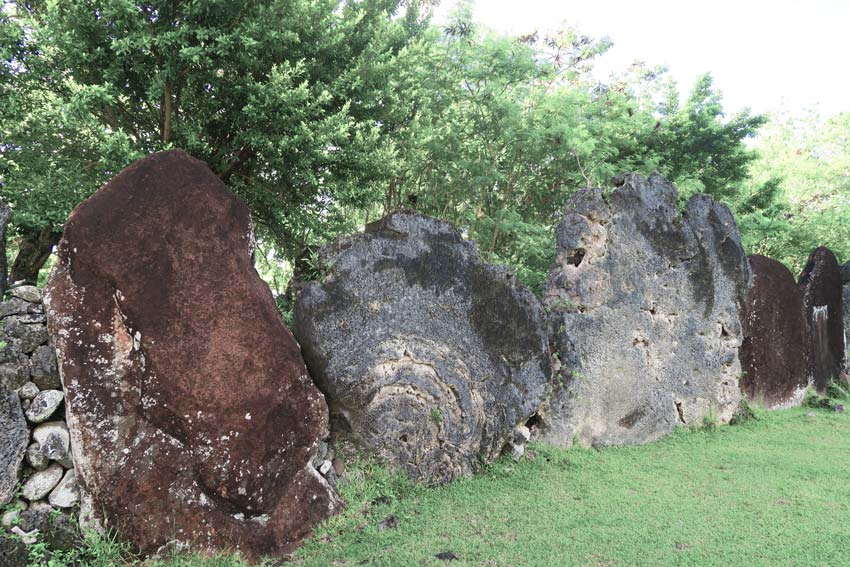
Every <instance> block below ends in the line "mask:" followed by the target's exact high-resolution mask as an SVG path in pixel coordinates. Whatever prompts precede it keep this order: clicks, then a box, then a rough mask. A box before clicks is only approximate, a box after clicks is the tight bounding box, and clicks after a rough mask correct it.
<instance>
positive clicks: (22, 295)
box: [9, 285, 41, 303]
mask: <svg viewBox="0 0 850 567" xmlns="http://www.w3.org/2000/svg"><path fill="white" fill-rule="evenodd" d="M9 295H11V296H12V297H17V298H19V299H23V300H24V301H29V302H30V303H41V290H40V289H38V288H37V287H35V286H34V285H21V286H18V287H13V288H12V289H10V290H9Z"/></svg>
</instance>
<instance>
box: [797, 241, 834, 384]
mask: <svg viewBox="0 0 850 567" xmlns="http://www.w3.org/2000/svg"><path fill="white" fill-rule="evenodd" d="M797 284H798V285H799V286H800V291H801V293H802V294H803V316H804V317H805V319H806V322H807V323H808V326H809V349H810V350H809V353H810V356H809V374H810V376H811V379H812V383H813V384H814V387H815V389H816V390H817V391H818V392H819V393H821V394H823V393H824V392H825V391H826V386H827V384H828V383H829V381H830V380H832V379H838V377H839V376H840V374H841V372H842V370H843V368H844V313H843V311H844V308H843V305H842V303H843V302H842V298H841V295H842V289H841V287H842V286H841V269H840V268H839V266H838V261H837V260H836V259H835V254H833V253H832V251H831V250H830V249H829V248H826V247H823V246H821V247H819V248H816V249H815V250H814V251H813V252H812V253H811V254H810V255H809V260H808V261H807V262H806V266H805V267H804V268H803V272H802V273H801V274H800V277H799V279H798V280H797Z"/></svg>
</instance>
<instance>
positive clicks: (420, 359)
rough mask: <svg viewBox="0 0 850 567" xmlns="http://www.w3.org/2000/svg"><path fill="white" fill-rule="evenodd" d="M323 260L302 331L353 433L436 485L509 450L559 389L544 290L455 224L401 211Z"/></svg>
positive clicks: (302, 306)
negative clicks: (485, 252) (484, 251)
mask: <svg viewBox="0 0 850 567" xmlns="http://www.w3.org/2000/svg"><path fill="white" fill-rule="evenodd" d="M320 257H321V264H322V266H323V267H324V270H325V273H324V274H323V275H322V277H321V279H320V280H319V281H314V282H311V283H309V284H308V285H307V286H306V287H304V288H303V290H302V291H301V292H300V294H299V295H298V299H297V302H296V307H295V333H296V336H297V337H298V340H299V342H300V343H301V346H302V349H303V351H304V358H305V360H306V361H307V366H308V367H309V368H310V371H311V373H312V375H313V377H314V379H315V380H316V383H317V384H318V385H319V387H320V388H321V389H322V390H323V391H324V392H325V393H326V395H327V397H328V404H329V405H330V408H331V412H332V414H336V415H337V416H338V417H339V422H340V423H342V424H344V426H345V429H349V430H350V437H351V439H352V440H353V441H354V442H356V443H357V444H358V445H359V446H361V447H363V448H365V449H367V450H368V451H370V452H372V453H373V454H376V455H378V456H379V457H380V458H381V459H383V460H384V461H386V462H389V463H392V464H394V465H395V466H397V467H400V468H402V469H403V470H405V471H406V472H407V473H408V474H409V475H410V476H411V477H412V478H414V479H418V480H427V481H429V482H432V483H439V482H444V481H448V480H450V479H452V478H454V477H456V476H458V475H461V474H465V473H469V472H473V471H475V470H476V469H477V468H478V467H479V466H480V465H481V463H482V462H487V461H490V460H492V459H494V458H495V457H496V456H498V454H499V453H500V451H501V450H502V448H503V447H504V446H505V444H506V443H507V442H509V441H511V438H512V434H513V430H514V428H516V427H517V426H520V425H524V423H525V421H526V420H527V419H528V418H529V417H530V416H531V415H533V414H534V413H535V412H536V411H537V408H538V406H539V405H540V403H541V401H542V400H543V398H544V395H545V393H546V390H547V382H548V375H549V374H548V372H549V357H548V346H547V337H546V333H545V332H544V330H543V327H542V325H541V322H542V320H543V311H542V308H541V307H540V305H539V303H538V302H537V300H536V299H535V297H534V296H533V294H532V293H531V292H530V291H529V290H528V289H526V288H524V287H523V286H521V285H520V284H519V283H517V281H516V280H515V279H514V277H513V276H512V275H511V274H510V273H508V272H507V271H506V270H505V269H503V268H499V267H494V266H490V265H487V264H485V263H483V262H482V261H481V259H480V258H479V256H478V252H477V250H476V248H475V245H474V244H473V243H471V242H467V241H464V239H463V237H462V236H461V235H460V234H459V233H458V231H457V230H455V229H454V228H453V227H452V226H450V225H449V224H447V223H445V222H443V221H439V220H437V219H433V218H429V217H425V216H420V215H415V214H407V213H394V214H392V215H390V216H388V217H386V218H385V219H383V220H382V221H378V222H377V223H374V224H372V225H370V226H369V227H367V230H366V233H365V234H358V235H355V236H353V237H350V238H344V239H341V240H339V241H337V242H336V243H334V244H331V245H328V246H326V247H324V248H323V249H322V250H321V252H320ZM332 422H333V423H335V422H336V420H333V419H332Z"/></svg>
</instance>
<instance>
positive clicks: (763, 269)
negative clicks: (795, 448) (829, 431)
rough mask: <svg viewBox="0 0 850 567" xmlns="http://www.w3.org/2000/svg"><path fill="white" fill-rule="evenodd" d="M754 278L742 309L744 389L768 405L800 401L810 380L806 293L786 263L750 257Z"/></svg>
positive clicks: (742, 383) (742, 377)
mask: <svg viewBox="0 0 850 567" xmlns="http://www.w3.org/2000/svg"><path fill="white" fill-rule="evenodd" d="M749 262H750V269H751V271H752V274H753V284H752V287H750V289H749V291H748V292H747V301H746V302H745V304H744V306H743V307H742V309H741V326H742V328H743V332H744V340H743V343H742V344H741V350H740V359H741V369H742V376H741V382H740V383H741V391H742V392H743V393H744V395H745V396H746V397H747V399H750V400H755V401H758V402H759V403H762V404H764V406H765V407H768V408H783V407H791V406H798V405H800V403H801V402H802V401H803V398H804V397H805V395H806V388H807V387H808V384H809V374H808V364H807V351H806V340H807V339H806V335H807V333H806V321H805V319H804V318H803V303H802V302H803V297H802V295H801V293H800V289H799V288H798V286H797V283H796V282H795V281H794V276H793V274H791V272H790V271H789V270H788V268H786V267H785V266H784V265H782V263H780V262H777V261H776V260H772V259H770V258H767V257H765V256H759V255H754V256H750V257H749Z"/></svg>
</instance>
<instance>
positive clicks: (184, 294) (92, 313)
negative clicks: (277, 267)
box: [45, 150, 339, 557]
mask: <svg viewBox="0 0 850 567" xmlns="http://www.w3.org/2000/svg"><path fill="white" fill-rule="evenodd" d="M252 252H253V236H252V231H251V223H250V217H249V213H248V209H247V207H246V206H245V205H244V204H243V203H242V202H241V201H240V200H239V199H237V198H236V197H235V196H234V195H233V194H232V193H231V192H230V191H229V190H228V189H227V188H226V187H225V186H224V185H223V184H222V183H221V182H220V181H219V180H218V178H217V177H216V176H215V175H213V174H212V172H210V171H209V169H207V167H206V166H205V165H204V164H203V163H202V162H200V161H197V160H195V159H193V158H191V157H189V156H188V155H187V154H185V153H183V152H181V151H177V150H174V151H167V152H162V153H159V154H154V155H153V156H151V157H148V158H146V159H143V160H141V161H138V162H136V163H134V164H133V165H131V166H129V167H128V168H126V169H125V170H124V171H122V172H121V173H120V174H119V175H118V176H117V177H115V178H114V179H113V180H112V181H111V182H109V183H108V184H106V185H105V186H104V187H102V188H101V189H100V190H99V191H98V192H97V193H96V194H95V195H94V196H92V197H91V198H90V199H88V200H87V201H85V202H84V203H82V204H81V205H80V206H78V207H77V208H76V209H75V210H74V212H73V213H72V215H71V217H70V218H69V220H68V222H67V224H66V226H65V233H64V237H63V240H62V242H61V243H60V245H59V250H58V260H57V264H56V267H55V269H54V271H53V272H52V273H51V276H50V279H49V281H48V284H47V288H46V297H45V301H46V304H47V306H48V315H49V327H50V332H51V338H52V341H53V344H54V346H55V347H56V351H57V356H58V360H59V367H60V370H61V373H62V378H63V382H64V385H65V390H66V409H67V418H68V426H69V428H70V431H71V438H72V444H73V446H74V452H75V457H76V459H77V460H76V468H77V473H78V477H79V479H80V480H81V484H82V489H83V496H84V498H83V502H84V503H86V502H88V504H87V506H88V507H89V508H90V511H91V512H93V513H94V516H95V518H97V517H98V516H101V515H102V516H104V518H101V519H106V520H108V523H109V525H110V526H112V527H116V528H117V529H118V530H119V533H120V534H121V535H122V536H123V537H126V538H128V539H130V540H131V541H132V542H133V543H134V544H135V545H136V546H137V547H138V548H139V549H141V550H142V551H143V552H146V553H147V552H153V551H156V550H157V549H158V548H159V547H160V546H162V545H165V544H166V543H167V542H169V541H172V540H177V541H181V542H186V543H191V544H192V547H193V549H196V550H203V549H222V548H228V549H239V550H241V551H242V552H243V553H244V554H246V555H247V556H248V557H256V556H258V555H260V554H266V553H283V552H287V551H289V550H291V549H293V548H294V547H295V546H296V545H297V544H298V543H299V541H300V540H301V539H302V538H303V537H304V536H305V535H307V534H308V533H309V531H310V528H311V527H312V526H313V525H314V524H315V523H316V522H317V521H319V520H321V519H323V518H325V517H327V516H328V515H330V514H332V513H334V511H335V510H336V509H337V507H338V505H339V503H338V501H337V497H336V495H335V493H334V491H333V490H332V489H331V488H330V487H329V486H328V485H327V483H326V482H325V481H324V479H322V478H321V477H320V475H319V474H318V473H317V472H316V471H315V470H314V469H313V468H312V467H311V466H310V465H309V463H310V461H311V459H312V456H313V455H314V454H315V451H316V449H317V447H318V442H319V440H320V439H321V438H322V436H323V435H324V434H325V431H326V427H327V406H326V404H325V401H324V398H323V396H322V394H321V392H319V390H318V389H316V387H315V386H314V384H313V383H312V381H311V380H310V378H309V376H308V375H307V371H306V368H305V366H304V363H303V360H302V358H301V354H300V352H299V349H298V345H297V343H296V342H295V340H294V339H293V337H292V335H291V334H290V333H289V331H288V330H287V329H286V327H285V326H284V324H283V322H282V320H281V317H280V314H279V313H278V311H277V309H276V307H275V303H274V300H273V298H272V295H271V292H270V291H269V289H268V287H267V286H266V285H265V283H263V281H262V280H261V279H260V277H259V276H258V275H257V272H256V271H255V269H254V267H253V263H252Z"/></svg>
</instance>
